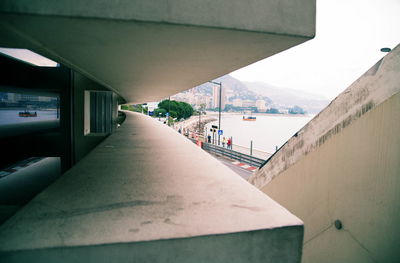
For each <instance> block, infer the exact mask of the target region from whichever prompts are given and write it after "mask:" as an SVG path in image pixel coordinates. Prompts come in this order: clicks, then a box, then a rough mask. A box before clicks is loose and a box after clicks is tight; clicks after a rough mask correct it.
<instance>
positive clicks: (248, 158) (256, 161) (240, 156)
mask: <svg viewBox="0 0 400 263" xmlns="http://www.w3.org/2000/svg"><path fill="white" fill-rule="evenodd" d="M188 139H189V140H191V141H192V142H193V143H196V142H197V140H195V139H193V138H188ZM202 148H203V150H205V151H208V152H213V153H217V154H220V155H223V156H226V157H228V158H231V159H233V160H237V161H239V162H243V163H246V164H248V165H251V166H255V167H260V166H261V165H262V164H263V163H264V162H265V160H264V159H260V158H257V157H254V156H252V155H248V154H244V153H241V152H237V151H234V150H231V149H227V148H224V147H220V146H216V145H213V144H210V143H204V142H203V147H202Z"/></svg>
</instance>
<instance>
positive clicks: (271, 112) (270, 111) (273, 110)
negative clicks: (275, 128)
mask: <svg viewBox="0 0 400 263" xmlns="http://www.w3.org/2000/svg"><path fill="white" fill-rule="evenodd" d="M266 112H267V113H270V114H279V113H280V112H279V110H278V109H275V108H271V109H268V110H267V111H266Z"/></svg>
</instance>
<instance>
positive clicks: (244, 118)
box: [243, 116, 257, 121]
mask: <svg viewBox="0 0 400 263" xmlns="http://www.w3.org/2000/svg"><path fill="white" fill-rule="evenodd" d="M243 120H244V121H256V120H257V118H256V117H254V116H243Z"/></svg>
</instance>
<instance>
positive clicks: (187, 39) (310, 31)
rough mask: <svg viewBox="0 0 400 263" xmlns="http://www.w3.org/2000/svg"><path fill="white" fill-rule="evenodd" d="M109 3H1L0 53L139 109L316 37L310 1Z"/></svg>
mask: <svg viewBox="0 0 400 263" xmlns="http://www.w3.org/2000/svg"><path fill="white" fill-rule="evenodd" d="M86 2H88V3H86ZM114 2H115V1H100V0H98V1H94V0H92V1H45V0H43V1H37V3H36V2H35V4H32V2H31V1H3V2H2V3H0V12H1V13H0V35H1V36H2V37H1V38H0V46H2V47H20V48H28V49H31V50H33V51H35V52H37V53H39V54H42V55H44V56H47V57H49V58H51V59H53V60H55V61H57V62H59V63H61V64H63V65H66V66H68V67H70V68H72V69H74V70H76V71H78V72H81V73H83V74H84V75H86V76H88V77H90V78H91V79H93V80H95V81H97V82H99V83H101V84H103V85H104V86H106V87H108V88H110V89H112V90H114V91H115V92H117V93H118V94H119V95H121V96H122V97H123V98H124V99H125V100H127V101H129V102H133V103H141V102H146V101H154V100H158V99H161V98H164V97H167V96H169V95H172V94H175V93H178V92H180V91H183V90H186V89H189V88H191V87H194V86H196V85H199V84H201V83H204V82H206V81H208V80H212V79H214V78H217V77H219V76H221V75H224V74H227V73H229V72H231V71H234V70H236V69H239V68H241V67H244V66H246V65H248V64H251V63H253V62H256V61H258V60H261V59H263V58H266V57H268V56H271V55H273V54H276V53H278V52H280V51H283V50H285V49H288V48H290V47H292V46H295V45H298V44H300V43H302V42H304V41H307V40H308V39H310V38H312V37H313V35H314V30H315V2H314V1H310V0H303V1H298V2H297V3H292V1H278V0H276V1H273V0H269V1H257V0H252V1H249V3H247V4H246V5H245V4H243V3H242V1H232V2H231V1H201V2H200V1H178V0H176V1H116V2H115V3H114ZM117 2H118V3H119V4H118V5H117V4H116V3H117ZM147 2H152V3H147ZM188 2H190V3H188ZM299 2H301V4H299ZM74 3H75V5H74ZM83 3H85V7H84V6H82V5H83ZM155 3H158V4H157V5H156V4H155ZM207 4H208V5H207Z"/></svg>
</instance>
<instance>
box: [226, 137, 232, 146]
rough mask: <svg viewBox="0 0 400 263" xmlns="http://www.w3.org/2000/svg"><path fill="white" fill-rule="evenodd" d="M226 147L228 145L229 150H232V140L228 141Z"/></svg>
mask: <svg viewBox="0 0 400 263" xmlns="http://www.w3.org/2000/svg"><path fill="white" fill-rule="evenodd" d="M226 145H227V148H228V149H232V140H231V138H229V139H228V142H227V143H226Z"/></svg>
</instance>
